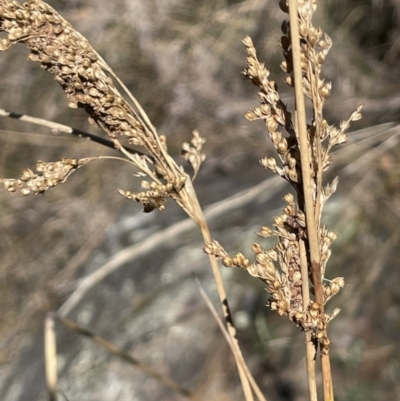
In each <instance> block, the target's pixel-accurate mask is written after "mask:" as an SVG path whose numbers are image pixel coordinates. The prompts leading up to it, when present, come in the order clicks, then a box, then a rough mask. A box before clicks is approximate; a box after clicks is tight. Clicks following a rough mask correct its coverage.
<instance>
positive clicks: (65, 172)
mask: <svg viewBox="0 0 400 401" xmlns="http://www.w3.org/2000/svg"><path fill="white" fill-rule="evenodd" d="M96 159H97V158H96V157H92V158H85V159H75V158H64V159H62V160H61V161H58V162H44V161H41V160H39V161H38V162H37V163H36V172H33V171H32V170H31V169H30V168H27V169H25V170H24V171H23V173H22V175H21V177H20V179H12V178H7V179H2V180H1V182H2V183H3V185H4V188H5V189H6V190H7V191H8V192H15V191H17V190H19V191H20V194H21V195H29V194H30V193H34V194H36V195H37V194H40V193H43V192H45V191H47V190H48V189H49V188H52V187H55V186H57V185H59V184H63V183H64V182H65V181H66V180H67V178H68V177H69V176H70V175H71V174H72V173H73V172H74V171H76V170H77V169H78V168H80V167H82V166H84V165H85V164H87V163H89V162H90V161H92V160H96Z"/></svg>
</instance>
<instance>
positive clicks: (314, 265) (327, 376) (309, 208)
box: [289, 0, 334, 401]
mask: <svg viewBox="0 0 400 401" xmlns="http://www.w3.org/2000/svg"><path fill="white" fill-rule="evenodd" d="M289 17H290V35H291V45H292V58H293V72H294V84H295V97H296V110H297V118H298V137H299V145H300V158H301V170H302V179H303V193H304V201H305V209H306V211H305V212H306V223H307V236H308V244H309V248H310V262H311V275H312V280H313V285H314V291H315V300H316V302H317V303H318V305H319V308H320V313H324V295H323V289H322V275H321V263H320V249H319V241H318V229H317V226H316V221H315V218H314V217H315V216H314V213H315V210H314V202H313V187H312V184H311V168H310V160H309V157H308V146H309V140H308V135H307V124H306V111H305V104H304V94H303V84H302V79H303V74H302V69H301V57H300V54H301V53H300V37H299V24H298V13H297V0H289ZM321 363H322V365H321V366H322V377H323V388H324V400H325V401H333V399H334V397H333V386H332V375H331V369H330V361H329V355H324V354H322V355H321Z"/></svg>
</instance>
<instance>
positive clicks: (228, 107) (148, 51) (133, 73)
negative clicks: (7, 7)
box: [0, 0, 400, 401]
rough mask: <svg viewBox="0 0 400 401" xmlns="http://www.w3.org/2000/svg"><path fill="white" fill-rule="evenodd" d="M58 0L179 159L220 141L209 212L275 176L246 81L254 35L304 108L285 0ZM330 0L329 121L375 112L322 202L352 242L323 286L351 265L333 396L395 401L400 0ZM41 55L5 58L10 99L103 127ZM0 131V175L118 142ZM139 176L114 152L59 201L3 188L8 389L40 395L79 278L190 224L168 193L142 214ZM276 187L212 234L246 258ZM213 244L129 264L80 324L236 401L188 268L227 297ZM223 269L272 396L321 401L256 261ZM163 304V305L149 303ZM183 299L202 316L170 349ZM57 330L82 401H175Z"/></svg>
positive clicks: (67, 381)
mask: <svg viewBox="0 0 400 401" xmlns="http://www.w3.org/2000/svg"><path fill="white" fill-rule="evenodd" d="M48 3H49V4H50V5H51V6H53V7H54V8H56V9H57V10H58V11H59V12H60V13H61V14H62V15H63V16H64V17H65V18H66V19H67V20H68V21H70V22H71V23H72V24H73V25H74V26H75V28H76V29H77V30H79V31H80V32H81V33H82V34H83V35H84V36H86V37H87V38H88V39H89V41H90V42H91V44H92V45H93V47H94V48H95V49H97V51H98V52H99V53H100V54H101V55H102V56H103V57H104V58H105V59H106V61H107V62H108V63H109V65H110V66H112V68H113V69H114V71H115V72H116V73H117V75H119V77H120V78H121V79H122V81H124V82H125V84H126V85H127V86H128V87H129V89H130V90H131V91H132V93H133V94H134V95H135V96H136V98H137V99H138V100H139V102H140V103H141V104H142V106H143V107H144V109H145V110H146V111H147V113H148V114H149V116H150V119H151V120H152V122H153V124H154V125H155V126H156V127H157V129H158V132H159V133H160V134H164V135H166V136H167V137H168V143H169V149H170V153H172V154H176V155H178V154H179V149H180V145H181V143H182V142H183V141H185V140H188V139H189V138H190V134H191V131H192V130H193V129H198V130H199V131H200V132H201V134H202V135H203V136H204V137H205V138H206V140H207V143H206V147H205V151H206V153H207V161H206V163H205V165H204V166H203V169H202V170H201V171H200V174H199V177H198V178H197V179H196V182H195V185H196V188H197V189H198V195H199V198H200V201H201V203H202V204H203V205H208V204H211V203H213V202H217V201H222V200H223V199H225V198H226V197H228V196H230V195H233V194H235V193H236V192H238V191H240V190H243V189H245V188H250V187H252V186H254V185H256V184H257V183H259V182H261V181H262V180H264V179H266V178H269V173H267V172H265V171H263V170H262V168H261V167H259V166H258V159H259V158H260V157H262V156H265V155H268V154H270V152H271V147H270V145H269V143H268V138H267V136H266V130H265V129H264V127H263V125H262V124H261V123H259V124H257V123H248V122H246V121H245V120H244V118H243V114H244V113H245V112H246V111H247V110H249V109H252V108H253V107H255V106H256V105H257V102H258V99H257V96H256V88H254V87H252V86H251V85H250V84H249V83H248V82H247V81H246V80H245V79H244V78H243V77H242V76H241V75H240V72H241V70H243V68H244V67H245V53H244V49H243V46H242V44H241V39H242V38H243V37H244V36H245V35H250V36H251V37H252V38H253V41H254V43H255V46H256V48H257V50H258V56H259V59H260V60H263V61H265V63H266V66H267V68H269V69H270V70H271V72H272V75H273V77H274V79H275V80H276V81H277V83H278V85H279V88H280V90H281V93H282V97H283V99H284V100H285V101H287V102H288V103H289V104H291V102H292V100H291V93H290V91H289V90H288V88H287V87H286V86H285V84H284V83H283V73H282V72H281V70H280V67H279V64H280V62H281V59H282V58H281V54H280V49H279V46H278V40H279V38H280V33H279V29H280V24H281V21H282V19H283V17H284V15H283V14H282V13H281V11H280V10H279V8H278V5H277V4H276V3H277V2H273V1H265V0H242V1H240V0H196V1H195V0H186V1H182V0H146V1H143V0H114V1H112V2H110V1H106V0H68V1H66V0H64V1H62V0H59V1H58V0H52V1H48ZM318 6H319V9H318V10H317V14H316V18H317V22H316V24H315V25H320V26H321V27H322V28H323V30H324V31H325V32H327V33H328V34H329V35H330V36H331V38H332V40H333V44H334V46H333V48H332V50H331V53H330V55H329V56H328V59H327V62H326V66H325V70H324V76H325V77H326V79H327V80H329V81H332V83H333V91H332V96H331V98H330V99H328V102H327V104H326V117H327V119H328V121H329V123H331V124H332V123H339V121H340V120H341V119H345V118H347V117H348V116H349V115H350V114H351V112H352V111H353V110H354V109H355V107H356V106H357V105H358V104H360V103H364V105H365V108H364V113H363V114H364V118H363V120H361V121H360V122H358V123H357V126H356V127H353V129H356V128H357V129H361V128H363V129H365V130H364V131H363V132H362V133H360V134H357V135H358V136H357V138H361V140H362V141H361V143H362V144H363V145H360V144H358V143H350V144H349V145H344V147H346V146H348V147H349V148H348V149H349V151H348V152H347V153H345V154H342V156H340V157H338V159H337V161H336V164H335V162H334V167H333V172H332V174H334V173H338V174H340V185H339V190H338V193H337V194H336V195H335V197H334V198H333V199H332V201H331V204H330V205H328V206H327V217H326V222H327V224H330V227H331V228H334V229H335V230H336V231H337V232H338V235H339V237H338V240H337V242H336V244H335V246H334V253H333V256H332V258H331V262H330V265H329V273H328V277H332V278H333V277H335V276H344V277H345V278H346V280H347V283H348V285H347V286H346V287H345V289H344V290H343V293H342V294H341V295H340V296H339V297H337V298H335V299H334V301H333V303H335V305H334V306H339V307H340V308H341V309H342V313H341V314H340V315H339V316H338V317H337V318H336V319H335V321H334V322H333V323H332V325H331V332H332V339H333V343H334V344H333V348H332V358H333V372H334V382H335V384H336V389H337V399H338V400H346V401H358V400H360V401H361V400H377V399H381V400H383V399H398V398H399V397H400V366H399V360H400V359H399V357H400V355H399V339H398V338H399V330H400V315H399V303H400V297H399V291H398V288H399V286H400V272H399V269H398V266H399V256H400V252H399V246H398V243H399V238H400V232H399V219H400V198H399V182H400V167H399V166H400V164H399V160H400V158H399V156H400V155H399V153H400V152H399V146H398V142H397V137H398V135H399V129H398V128H397V127H394V128H393V127H392V129H391V130H388V126H381V127H378V128H376V127H375V126H377V125H379V124H383V123H388V122H396V121H398V120H399V117H398V114H399V110H400V96H399V94H398V93H399V88H400V79H399V77H400V70H399V62H400V1H398V0H391V1H387V0H357V1H356V0H353V1H345V0H327V1H325V2H321V4H319V5H318ZM26 57H27V51H26V49H25V48H24V47H22V46H14V47H13V48H11V49H10V50H8V51H7V52H5V53H3V54H1V55H0V77H1V81H0V85H1V91H0V107H2V108H5V109H7V110H12V111H14V112H18V113H25V114H30V115H34V116H36V117H41V118H45V119H49V120H53V121H57V122H60V123H65V124H67V125H70V126H74V127H77V128H80V129H82V130H87V131H89V132H92V133H97V134H101V133H100V132H99V131H96V129H95V128H93V127H91V126H89V124H88V122H87V118H86V116H85V114H84V112H83V111H81V110H71V109H68V108H67V100H66V98H65V96H64V95H63V93H62V91H61V90H60V88H59V87H58V85H57V84H56V83H55V82H54V81H53V80H52V77H51V76H50V75H49V74H47V73H45V72H44V71H42V70H41V69H40V68H39V66H38V65H37V64H34V63H31V62H28V61H26ZM0 124H1V125H0V129H1V131H0V144H1V146H0V177H7V178H8V177H17V176H19V174H20V173H21V172H22V170H23V169H24V168H26V167H28V166H30V167H33V166H34V164H35V162H36V161H37V160H46V161H56V160H59V159H60V158H62V157H86V156H91V155H99V154H114V153H115V152H113V151H112V150H107V149H103V148H102V147H100V146H99V145H96V144H93V143H90V142H87V141H84V140H79V139H74V138H71V137H66V136H61V135H57V136H56V135H53V134H51V133H49V132H48V131H47V130H45V129H40V128H38V127H33V126H30V125H26V124H24V123H21V122H16V121H6V120H2V121H1V122H0ZM374 127H375V128H374ZM350 137H351V134H350ZM132 178H134V177H132V171H130V170H129V166H128V167H127V166H125V165H123V164H122V163H119V162H116V161H99V162H96V163H92V164H90V165H88V166H86V167H85V168H84V169H81V170H79V172H77V173H76V174H74V175H73V176H72V177H71V178H70V179H69V180H68V181H67V183H65V184H64V185H63V186H61V187H58V188H56V189H55V190H52V191H49V192H48V193H46V194H45V195H44V196H37V197H34V196H30V197H25V198H21V197H18V196H17V195H12V194H9V193H7V192H6V191H5V190H2V191H0V207H1V209H0V210H1V213H0V255H1V264H0V308H1V311H2V313H1V314H0V338H1V341H0V398H1V399H3V400H7V401H8V400H9V401H11V400H21V401H22V400H26V399H29V400H41V399H45V398H44V392H43V391H44V385H43V374H42V362H41V358H42V356H41V353H42V345H41V344H42V334H41V330H42V325H43V319H44V316H45V315H46V313H47V312H48V311H52V310H57V309H58V308H59V307H60V306H61V305H62V304H63V302H64V301H65V300H66V299H67V298H68V296H69V295H70V294H71V292H72V291H73V289H74V288H75V286H76V284H77V283H78V282H79V278H80V277H83V276H85V275H86V274H88V273H90V272H93V271H95V270H96V269H97V268H98V267H99V266H101V265H102V264H103V263H104V261H106V260H107V259H108V258H110V257H112V256H113V255H114V254H115V253H116V252H117V251H119V250H120V249H122V248H123V247H124V246H128V245H131V244H132V243H135V241H138V240H140V239H142V238H145V237H146V236H148V235H150V234H151V233H152V232H156V231H157V230H160V229H163V228H165V227H167V226H169V225H170V224H173V223H174V222H176V221H179V220H180V219H182V218H184V215H183V213H182V212H181V211H180V210H178V208H177V207H175V206H174V205H172V203H169V204H168V205H167V210H165V211H164V212H162V213H159V212H155V213H153V214H152V215H151V216H150V217H148V216H145V217H144V216H143V215H142V213H141V210H140V206H139V205H136V204H133V203H129V202H128V201H126V200H125V199H123V198H122V197H121V196H119V195H118V194H117V192H116V189H117V188H123V189H127V190H134V189H136V188H137V185H138V183H137V181H135V179H133V180H132ZM271 191H273V188H271ZM280 195H281V194H280V193H276V194H275V195H274V197H273V198H272V200H271V201H270V202H269V203H265V202H263V199H254V200H253V203H251V204H249V205H248V206H246V207H245V208H244V210H235V211H234V212H232V213H230V215H229V216H222V217H221V218H220V219H215V221H212V222H211V226H212V227H213V229H214V230H215V231H214V236H215V237H216V238H217V239H218V240H221V242H223V243H224V244H225V245H227V248H229V249H230V250H232V251H239V250H242V251H246V249H247V250H248V249H249V245H250V244H251V243H252V241H254V240H256V238H255V236H254V234H253V232H254V231H255V230H257V228H258V226H259V225H260V222H261V225H269V224H271V222H272V216H273V215H274V212H276V210H279V208H280V207H281V202H280V201H279V196H280ZM201 246H202V244H201V239H200V237H199V236H198V234H196V233H193V234H191V235H189V236H188V238H186V237H185V238H184V239H183V238H181V239H179V241H178V242H177V244H176V247H175V248H174V247H172V248H169V247H168V246H165V247H162V248H161V249H157V250H155V251H154V252H153V253H152V255H150V256H149V257H148V259H143V260H141V261H140V267H135V266H136V265H135V266H130V265H127V266H126V268H124V269H120V270H118V271H117V272H115V273H114V274H113V275H111V276H110V277H109V278H107V280H105V283H102V285H101V286H98V287H97V288H95V289H93V291H92V293H91V295H88V296H87V297H86V298H85V299H84V300H83V301H82V304H81V305H80V307H79V308H78V310H76V311H74V312H73V313H72V314H71V318H73V319H75V320H78V321H80V322H81V323H82V324H85V323H86V325H88V326H90V327H92V328H94V329H95V331H96V332H98V333H99V334H100V335H103V336H105V337H107V338H108V339H110V340H112V341H114V342H116V343H119V344H120V345H121V346H123V347H124V348H125V349H126V350H127V351H132V352H133V353H134V354H135V353H137V352H139V354H140V352H142V353H143V358H144V359H146V360H148V361H149V362H153V365H155V366H157V367H158V368H159V369H160V370H162V371H164V372H165V373H168V374H170V375H173V376H174V377H175V379H176V380H178V381H179V382H182V384H185V385H188V386H192V387H193V388H195V389H197V391H199V393H200V394H202V395H203V396H204V398H205V399H215V400H224V399H227V400H228V399H229V400H231V399H241V395H240V390H239V389H238V381H237V378H236V374H235V369H234V365H233V361H232V358H231V357H230V356H229V350H228V347H227V346H226V344H225V343H224V340H223V338H222V335H220V334H219V332H218V330H217V328H216V325H215V323H214V322H213V321H212V319H211V318H210V315H209V314H208V312H207V310H206V308H205V307H204V304H203V302H202V300H201V299H200V296H199V294H198V290H197V289H196V286H195V285H194V284H193V279H192V278H191V274H196V276H198V277H200V278H201V281H202V282H203V284H204V285H205V286H206V288H207V289H209V292H210V293H213V287H212V280H211V278H210V273H209V270H208V269H209V268H208V266H207V261H206V258H205V257H204V256H203V255H202V254H201ZM183 249H185V250H186V251H187V252H189V254H186V253H182V252H184V251H183ZM248 253H249V252H248ZM188 260H190V263H188V262H187V261H188ZM165 261H168V262H169V263H171V264H168V265H167V264H166V262H165ZM135 263H136V262H135ZM174 266H175V267H174ZM175 268H176V269H177V270H176V271H175V270H174V269H175ZM139 272H140V274H139ZM225 273H226V277H225V278H226V280H227V286H228V289H229V293H230V302H231V303H232V304H233V309H234V312H235V316H236V318H237V321H238V325H239V327H240V330H239V336H240V338H241V341H242V343H243V346H244V349H245V353H246V355H247V360H248V361H249V364H250V366H251V368H252V370H253V372H254V374H255V376H256V378H257V380H258V382H259V383H260V385H261V387H262V389H263V391H264V392H265V394H266V395H267V397H269V399H271V400H276V401H280V400H282V401H284V400H307V391H306V388H305V381H304V377H305V376H304V375H305V373H304V356H303V355H304V347H303V337H302V335H301V333H299V332H298V330H296V328H294V327H292V325H291V324H289V323H288V322H287V321H285V320H284V319H279V318H278V317H277V316H275V315H274V314H272V313H270V312H268V310H267V309H266V307H265V306H264V305H265V303H266V299H267V296H266V294H265V292H264V290H263V286H262V285H261V283H258V282H256V281H254V280H251V279H250V278H248V277H247V275H245V274H244V273H242V272H233V271H225ZM171 275H172V276H173V277H176V278H177V281H176V282H175V281H174V282H173V283H174V285H172V284H171V281H168V280H169V279H168V277H170V276H171ZM165 277H167V278H165ZM128 283H129V285H128ZM166 283H167V284H166ZM181 291H184V292H181ZM185 291H186V292H185ZM178 294H181V295H182V296H178ZM185 294H186V295H185ZM188 294H189V295H188ZM164 297H165V298H164ZM155 299H159V300H160V303H159V304H157V303H153V302H156V301H155ZM166 300H168V302H166ZM88 305H90V307H89V306H88ZM149 305H150V306H149ZM155 305H156V306H155ZM332 307H333V305H332ZM151 308H155V311H153V309H151ZM163 308H165V310H164V309H163ZM177 310H179V311H180V312H179V313H180V314H179V316H188V317H187V320H185V321H186V322H187V323H188V325H187V326H184V328H182V330H183V331H182V333H183V334H182V335H183V337H182V338H184V339H185V341H184V342H183V340H182V338H181V339H180V340H179V341H178V340H177V338H178V337H176V338H175V337H173V339H174V341H172V340H171V343H168V342H167V343H165V341H166V340H165V338H164V339H163V341H164V342H163V341H161V340H160V338H159V337H157V331H160V332H162V333H167V332H168V333H171V330H172V328H173V327H180V326H179V324H178V323H179V322H178V323H177V320H175V318H172V317H171V319H169V318H168V319H166V320H165V321H164V320H163V318H164V317H165V316H170V314H171V313H172V312H171V311H177ZM151 311H153V312H152V313H150V312H151ZM155 316H157V318H156V317H155ZM180 318H181V317H180ZM180 318H179V319H180ZM157 319H158V320H157ZM179 319H178V320H179ZM185 319H186V318H185ZM155 320H157V322H162V323H160V324H161V326H157V324H156V323H155ZM189 323H190V324H189ZM160 327H161V328H160ZM196 328H197V329H196ZM146 330H148V331H146ZM164 330H166V331H164ZM138 332H140V333H141V334H140V335H137V333H138ZM146 333H147V334H146ZM149 333H150V334H149ZM175 334H176V333H175ZM59 336H60V337H59V338H60V339H61V340H60V341H61V344H60V346H61V352H62V353H63V354H62V355H65V356H64V357H63V358H64V359H62V358H61V359H60V360H61V366H62V368H61V377H62V389H63V392H64V393H65V394H66V396H67V397H68V399H70V400H77V399H79V400H91V401H92V400H93V401H95V400H96V401H100V400H127V401H128V400H164V401H167V400H176V399H179V398H178V397H177V396H175V395H174V394H173V393H169V392H168V391H165V390H164V389H163V388H162V387H161V386H160V385H158V384H156V383H154V382H153V381H151V380H146V378H145V376H144V375H140V373H137V372H136V371H135V370H134V369H127V368H126V367H125V366H124V365H123V363H122V362H119V361H115V360H114V359H113V358H112V357H109V356H107V355H103V353H102V351H99V350H98V349H97V348H95V347H94V346H92V345H90V344H88V343H86V342H84V341H82V340H80V339H79V338H78V337H77V336H75V335H72V334H71V333H69V334H68V333H66V332H64V331H63V330H61V329H60V333H59ZM168 338H169V337H168ZM183 344H184V347H183V346H182V345H183ZM178 351H181V353H179V352H178ZM174 353H177V354H176V355H178V356H177V357H174V356H173V354H174ZM174 358H175V359H174ZM160 361H161V362H160ZM227 361H228V363H227Z"/></svg>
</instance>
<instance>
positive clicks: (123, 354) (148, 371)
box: [55, 315, 201, 401]
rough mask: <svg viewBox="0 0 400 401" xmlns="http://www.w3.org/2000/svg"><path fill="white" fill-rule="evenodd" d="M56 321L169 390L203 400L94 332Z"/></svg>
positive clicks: (74, 324) (69, 321)
mask: <svg viewBox="0 0 400 401" xmlns="http://www.w3.org/2000/svg"><path fill="white" fill-rule="evenodd" d="M55 319H57V321H59V322H60V323H62V324H63V325H64V326H65V327H67V328H68V329H70V330H72V331H74V332H76V333H78V334H79V335H82V336H85V337H86V338H89V339H90V340H92V341H94V342H95V343H96V344H97V345H99V346H100V347H102V348H104V349H105V350H106V351H107V352H110V353H112V354H113V355H116V356H117V357H118V358H120V359H122V360H123V361H125V362H127V363H129V364H130V365H133V366H136V367H137V368H139V369H140V370H141V371H143V372H144V373H146V374H147V375H148V376H150V377H152V378H153V379H155V380H157V381H159V382H160V383H162V384H164V385H165V386H167V387H168V388H170V389H172V390H174V391H176V392H177V393H179V394H180V395H182V396H184V397H185V398H187V399H188V400H192V401H201V398H199V397H197V396H196V395H195V394H193V393H192V392H191V391H190V390H188V389H186V388H184V387H182V386H180V385H179V384H178V383H176V382H175V381H174V380H172V379H171V378H169V377H168V376H166V375H163V374H161V373H159V372H157V371H156V370H154V369H153V368H152V367H150V366H148V365H146V364H145V363H143V362H141V361H139V360H138V359H136V358H134V357H133V356H131V355H129V354H127V353H126V352H124V351H123V350H121V349H120V348H118V347H116V346H115V345H114V344H112V343H111V342H109V341H107V340H105V339H104V338H102V337H100V336H98V335H97V334H95V333H93V332H92V331H90V330H88V329H85V328H84V327H81V326H80V325H78V324H77V323H75V322H72V321H71V320H68V319H65V318H63V317H61V316H58V315H55Z"/></svg>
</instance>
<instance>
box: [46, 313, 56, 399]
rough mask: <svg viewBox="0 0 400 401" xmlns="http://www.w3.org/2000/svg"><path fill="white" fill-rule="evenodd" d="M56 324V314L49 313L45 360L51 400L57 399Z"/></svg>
mask: <svg viewBox="0 0 400 401" xmlns="http://www.w3.org/2000/svg"><path fill="white" fill-rule="evenodd" d="M54 326H55V323H54V314H48V315H47V317H46V319H45V323H44V355H45V358H44V361H45V370H46V384H47V392H48V394H49V400H50V401H57V345H56V333H55V327H54Z"/></svg>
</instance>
